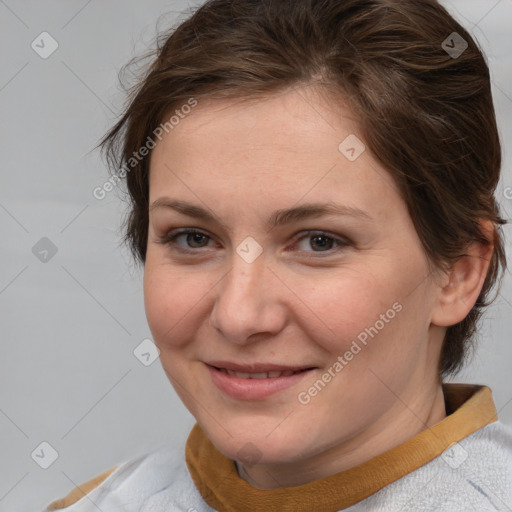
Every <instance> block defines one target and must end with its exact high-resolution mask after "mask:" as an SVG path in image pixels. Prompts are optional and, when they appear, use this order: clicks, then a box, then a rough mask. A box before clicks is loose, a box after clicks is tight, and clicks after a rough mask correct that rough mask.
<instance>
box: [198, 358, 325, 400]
mask: <svg viewBox="0 0 512 512" xmlns="http://www.w3.org/2000/svg"><path fill="white" fill-rule="evenodd" d="M226 366H228V367H226ZM206 367H207V369H208V370H209V373H210V376H211V379H212V382H213V384H214V385H215V387H216V388H217V389H219V390H220V391H221V392H222V393H223V394H225V395H227V396H229V397H231V398H235V399H237V400H264V399H266V398H268V397H270V396H272V395H274V394H276V393H279V392H282V391H284V390H286V389H288V388H290V387H292V386H294V385H295V384H297V383H298V382H299V381H301V380H302V379H303V378H304V377H305V376H306V375H309V374H311V372H313V371H314V370H315V369H316V368H312V367H302V368H301V367H278V366H277V365H252V366H250V367H249V366H245V367H244V366H242V365H238V364H234V363H220V362H218V363H217V362H216V363H215V364H214V363H208V364H206ZM249 370H251V371H249Z"/></svg>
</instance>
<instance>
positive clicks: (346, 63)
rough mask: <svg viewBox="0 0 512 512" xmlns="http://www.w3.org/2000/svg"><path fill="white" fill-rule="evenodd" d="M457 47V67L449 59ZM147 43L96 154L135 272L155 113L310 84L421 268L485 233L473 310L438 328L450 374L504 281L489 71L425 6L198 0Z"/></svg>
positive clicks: (464, 37) (457, 253) (443, 14)
mask: <svg viewBox="0 0 512 512" xmlns="http://www.w3.org/2000/svg"><path fill="white" fill-rule="evenodd" d="M454 32H455V33H456V34H454ZM450 38H451V39H450ZM464 41H465V43H467V48H466V49H465V50H463V51H462V53H461V54H460V55H454V54H453V52H449V51H448V49H449V48H454V47H455V43H456V42H457V44H458V45H459V46H461V45H463V44H464ZM157 42H158V45H157V46H158V47H157V49H156V50H155V51H154V52H153V53H152V54H151V57H152V62H151V64H150V66H149V67H148V68H147V69H146V72H145V73H144V75H143V76H142V77H141V78H140V79H139V81H138V82H137V83H136V84H135V85H134V86H133V88H132V89H131V90H130V91H129V97H128V104H127V105H128V106H127V107H126V109H125V111H124V113H123V115H122V117H121V118H120V120H119V121H118V122H117V124H115V126H114V127H113V128H112V129H111V130H110V131H109V132H108V133H107V134H106V135H105V137H104V138H103V139H102V141H101V142H100V145H101V146H102V149H103V150H104V151H105V153H106V156H107V162H108V164H109V167H110V168H111V169H112V170H113V172H114V173H115V172H117V171H118V169H120V168H123V167H124V168H125V169H126V168H127V164H128V162H130V168H129V172H125V173H124V174H123V176H124V175H125V176H126V185H127V189H128V194H129V201H130V209H129V211H128V215H127V217H126V219H125V224H124V229H125V232H124V240H125V242H127V243H128V245H129V246H130V248H131V250H132V252H133V254H134V256H135V258H136V259H137V260H138V261H139V262H140V263H142V264H143V263H144V262H145V254H146V246H147V236H148V200H149V184H148V182H149V158H144V159H141V160H140V162H139V161H137V162H135V163H134V162H133V161H130V158H132V159H133V154H134V153H135V152H137V151H138V150H139V149H140V148H141V147H142V146H144V144H146V141H148V140H149V138H151V136H152V135H153V134H154V131H155V130H156V129H157V127H158V126H159V125H160V124H161V123H162V122H163V121H164V116H165V115H166V114H168V113H169V112H170V111H172V109H174V108H176V107H177V106H180V105H183V104H185V103H187V101H188V100H190V98H191V97H194V98H197V99H198V100H199V101H200V98H201V97H214V96H216V97H224V98H241V99H243V98H251V97H258V96H265V95H268V94H270V93H271V92H274V91H282V90H285V89H287V88H289V87H292V86H294V85H297V84H301V83H305V84H308V83H316V82H318V83H320V82H321V83H322V84H324V85H326V86H328V87H330V88H331V89H332V90H334V91H337V92H339V93H340V94H341V95H343V97H344V98H346V99H347V100H348V101H349V104H350V106H351V107H352V108H353V110H354V112H355V113H356V114H357V116H358V119H359V125H360V129H361V135H362V137H363V139H364V142H365V143H366V145H367V147H368V148H369V150H370V151H371V152H372V153H373V155H374V156H375V157H376V158H377V160H378V161H380V163H381V164H382V165H383V166H384V167H385V168H386V169H387V170H388V171H389V172H390V174H391V175H392V176H393V178H394V179H395V181H396V183H397V185H398V186H399V189H400V191H401V193H402V195H403V198H404V200H405V202H406V204H407V206H408V209H409V213H410V215H411V218H412V220H413V222H414V225H415V227H416V230H417V232H418V235H419V237H420V239H421V242H422V244H423V247H424V249H425V252H426V254H427V256H428V258H429V261H430V262H431V263H433V264H435V265H436V266H438V267H439V268H443V267H444V266H447V265H449V264H450V263H451V262H453V261H455V260H456V259H458V258H459V257H461V256H462V255H464V251H465V249H466V248H467V246H468V244H469V243H471V242H473V241H477V242H481V243H484V244H486V245H487V244H489V243H490V241H489V240H488V239H487V238H486V237H485V236H484V234H483V233H482V232H481V230H480V227H479V220H480V219H489V220H491V221H492V222H493V223H494V227H495V228H494V240H492V243H493V244H494V251H493V255H492V260H491V262H490V268H489V271H488V275H487V277H486V280H485V283H484V285H483V288H482V290H481V293H480V295H479V297H478V300H477V301H476V303H475V305H474V307H473V308H472V310H471V311H470V313H469V314H468V315H467V317H466V318H465V319H464V320H463V321H461V322H460V323H458V324H456V325H453V326H450V327H448V328H447V332H446V336H445V340H444V345H443V350H442V355H441V360H440V366H439V370H440V374H441V375H448V374H450V373H455V372H456V371H457V370H458V369H459V368H460V367H461V366H462V364H463V362H464V360H465V356H466V355H467V353H468V349H469V348H470V347H471V343H472V338H473V335H474V334H475V333H476V325H477V320H478V319H479V318H480V315H481V310H482V308H483V307H484V306H487V305H488V304H489V303H490V302H491V301H489V302H486V299H487V295H488V293H489V292H490V290H491V288H492V287H493V286H494V284H495V283H497V282H498V280H499V281H500V282H501V278H502V275H501V276H500V267H501V271H503V270H504V269H505V268H506V259H505V253H504V247H503V240H502V235H501V225H502V224H505V223H506V221H504V220H503V219H501V217H500V214H499V209H498V205H497V203H496V200H495V197H494V192H495V188H496V186H497V184H498V180H499V176H500V167H501V147H500V140H499V135H498V131H497V126H496V119H495V113H494V107H493V102H492V95H491V86H490V78H489V69H488V67H487V64H486V61H485V58H484V56H483V54H482V52H481V50H480V49H479V47H478V45H477V43H476V42H475V41H474V40H473V38H472V37H471V36H470V35H469V33H468V32H467V31H466V30H465V29H464V28H463V27H462V26H461V25H460V24H459V23H457V22H456V21H455V20H454V19H453V18H452V17H451V16H450V15H449V14H448V12H447V11H446V10H445V9H444V8H443V7H442V6H441V5H440V4H439V3H438V2H437V1H436V0H421V1H418V0H209V1H207V2H206V3H204V4H203V5H202V6H201V7H199V8H198V9H197V10H196V11H195V12H193V13H192V14H191V15H190V16H189V17H188V18H187V19H185V20H184V21H182V22H181V23H179V24H178V25H177V26H175V27H172V28H171V30H170V31H169V32H167V33H164V34H162V35H161V36H160V37H159V38H158V40H157ZM146 57H147V56H146Z"/></svg>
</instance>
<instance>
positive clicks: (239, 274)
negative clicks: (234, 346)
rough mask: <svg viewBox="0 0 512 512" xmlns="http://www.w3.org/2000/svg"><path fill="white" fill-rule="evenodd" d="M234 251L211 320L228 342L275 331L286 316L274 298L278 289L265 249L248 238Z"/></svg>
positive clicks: (235, 341) (220, 284)
mask: <svg viewBox="0 0 512 512" xmlns="http://www.w3.org/2000/svg"><path fill="white" fill-rule="evenodd" d="M260 247H261V246H260ZM235 251H236V252H235ZM235 251H234V252H233V257H232V265H231V269H230V271H229V272H228V273H227V274H226V275H225V277H224V279H222V281H221V283H219V287H218V294H217V296H216V299H215V304H214V307H213V310H212V312H211V323H212V325H213V326H214V327H215V328H216V329H217V330H219V331H221V332H222V335H223V336H224V337H225V338H226V339H228V340H229V341H232V342H234V343H246V342H247V341H246V340H247V339H248V338H249V337H250V336H251V335H252V334H254V333H257V332H267V333H268V332H275V331H276V330H278V329H279V327H280V325H281V324H282V320H283V319H282V318H280V314H279V313H278V312H277V310H276V307H277V304H276V300H275V299H276V298H275V297H272V295H273V293H274V291H275V289H276V288H275V286H273V284H272V283H271V282H270V281H271V280H272V279H273V275H272V272H270V270H269V269H268V268H267V261H266V258H265V257H264V256H263V255H262V248H261V250H258V249H257V247H256V245H255V244H254V242H253V241H251V240H245V241H243V242H242V243H240V244H239V245H238V247H236V248H235ZM258 253H259V254H258Z"/></svg>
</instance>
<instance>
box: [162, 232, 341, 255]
mask: <svg viewBox="0 0 512 512" xmlns="http://www.w3.org/2000/svg"><path fill="white" fill-rule="evenodd" d="M180 239H181V240H182V242H183V243H178V241H179V240H180ZM210 241H212V238H211V237H210V236H209V235H207V234H206V233H204V232H202V231H199V230H197V229H192V228H188V229H181V230H176V231H170V232H169V233H167V234H166V235H165V236H164V237H162V238H160V239H159V240H158V243H161V244H164V245H166V246H168V247H170V248H171V249H173V250H176V251H178V252H181V253H183V254H198V253H199V252H202V251H200V249H203V248H207V247H208V242H210ZM349 245H351V243H350V241H348V240H347V239H345V238H340V237H337V236H333V235H330V234H329V233H326V232H324V231H308V232H306V233H305V234H304V235H303V236H302V237H300V238H299V239H298V240H297V241H296V242H295V243H294V244H293V247H297V246H299V251H300V252H305V253H308V252H309V253H314V254H315V255H314V256H307V257H308V258H309V257H314V258H316V257H319V256H320V257H323V256H324V254H323V253H325V256H331V255H332V254H333V253H337V252H339V251H340V250H342V249H343V248H345V247H348V246H349ZM300 246H302V247H300ZM336 246H337V247H336ZM311 248H312V249H313V250H312V251H311V250H310V249H311ZM317 249H318V250H317Z"/></svg>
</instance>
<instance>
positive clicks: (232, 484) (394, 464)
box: [185, 383, 498, 512]
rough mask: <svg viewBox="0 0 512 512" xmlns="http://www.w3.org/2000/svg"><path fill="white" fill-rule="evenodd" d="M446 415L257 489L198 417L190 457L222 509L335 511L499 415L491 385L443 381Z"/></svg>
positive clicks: (196, 475) (199, 480) (197, 478)
mask: <svg viewBox="0 0 512 512" xmlns="http://www.w3.org/2000/svg"><path fill="white" fill-rule="evenodd" d="M443 393H444V397H445V404H446V410H447V411H446V412H447V414H449V415H448V416H447V417H446V418H445V419H443V420H442V421H440V422H439V423H437V424H435V425H433V426H432V427H430V428H428V429H426V430H424V431H423V432H420V433H419V434H417V435H416V436H414V437H413V438H411V439H409V440H407V441H406V442H404V443H402V444H401V445H399V446H397V447H395V448H393V449H391V450H389V451H387V452H385V453H383V454H381V455H378V456H377V457H374V458H373V459H371V460H369V461H367V462H364V463H363V464H360V465H359V466H356V467H353V468H351V469H347V470H345V471H342V472H341V473H337V474H335V475H331V476H329V477H326V478H322V479H320V480H315V481H314V482H310V483H308V484H304V485H300V486H296V487H285V488H280V489H270V490H262V489H257V488H255V487H253V486H252V485H250V484H249V483H248V482H246V481H245V480H244V479H243V478H241V477H240V476H239V475H238V472H237V468H236V465H235V462H234V461H233V460H231V459H228V458H226V457H225V456H224V455H222V454H221V453H220V452H219V451H218V450H217V449H216V448H215V446H214V445H213V443H212V442H211V441H210V439H209V438H208V437H207V436H206V434H205V433H204V431H203V430H202V429H201V427H200V426H199V424H198V423H196V424H195V425H194V427H193V428H192V431H191V432H190V435H189V437H188V439H187V443H186V449H185V454H186V462H187V466H188V469H189V471H190V474H191V476H192V479H193V480H194V483H195V485H196V487H197V489H198V490H199V492H200V493H201V495H202V497H203V499H204V500H205V501H206V503H208V504H209V505H210V506H211V507H213V508H215V509H216V510H218V511H219V512H254V511H256V510H279V511H280V512H302V511H304V512H310V511H311V510H315V511H316V512H333V511H337V510H341V509H344V508H347V507H350V506H352V505H354V504H356V503H358V502H360V501H362V500H364V499H365V498H367V497H368V496H371V495H372V494H374V493H375V492H377V491H378V490H380V489H382V488H383V487H385V486H386V485H389V484H390V483H392V482H394V481H395V480H398V479H399V478H401V477H403V476H404V475H406V474H408V473H410V472H411V471H414V470H416V469H418V468H420V467H421V466H423V465H425V464H426V463H427V462H430V461H431V460H432V459H434V458H435V457H437V456H438V455H440V454H441V453H442V452H443V451H445V450H446V449H447V448H448V447H449V446H451V445H452V444H454V443H456V442H458V441H460V440H461V439H464V438H465V437H467V436H469V435H470V434H472V433H473V432H475V431H477V430H479V429H480V428H482V427H484V426H485V425H488V424H489V423H493V422H494V421H497V419H498V417H497V412H496V407H495V405H494V402H493V399H492V392H491V390H490V389H489V388H488V387H487V386H481V385H471V384H447V383H444V384H443Z"/></svg>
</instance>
